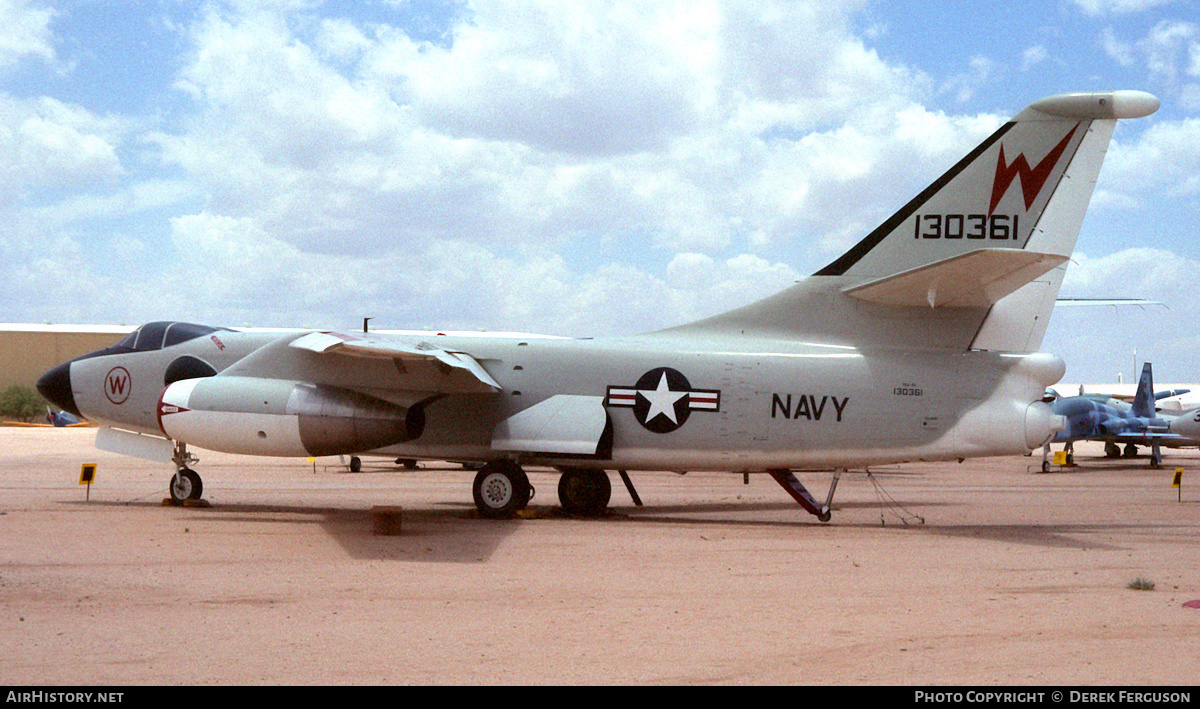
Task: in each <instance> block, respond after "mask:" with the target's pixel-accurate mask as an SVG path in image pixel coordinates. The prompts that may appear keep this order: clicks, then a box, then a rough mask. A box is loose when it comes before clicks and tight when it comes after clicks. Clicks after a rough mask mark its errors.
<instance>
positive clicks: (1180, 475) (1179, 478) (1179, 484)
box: [1171, 468, 1183, 487]
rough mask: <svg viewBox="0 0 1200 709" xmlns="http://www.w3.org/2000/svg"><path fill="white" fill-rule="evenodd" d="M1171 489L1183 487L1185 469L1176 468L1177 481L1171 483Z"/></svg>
mask: <svg viewBox="0 0 1200 709" xmlns="http://www.w3.org/2000/svg"><path fill="white" fill-rule="evenodd" d="M1171 487H1183V468H1175V479H1174V480H1172V481H1171Z"/></svg>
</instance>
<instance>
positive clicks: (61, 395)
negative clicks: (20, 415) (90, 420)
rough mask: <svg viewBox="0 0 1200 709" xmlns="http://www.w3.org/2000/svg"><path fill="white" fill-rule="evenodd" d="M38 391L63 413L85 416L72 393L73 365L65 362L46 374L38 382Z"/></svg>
mask: <svg viewBox="0 0 1200 709" xmlns="http://www.w3.org/2000/svg"><path fill="white" fill-rule="evenodd" d="M37 390H38V392H40V393H41V395H42V396H43V397H45V398H46V400H47V401H49V402H50V403H52V404H54V405H55V406H57V407H58V408H60V409H62V410H63V411H67V412H69V413H72V414H74V415H76V416H78V417H80V418H82V417H83V414H81V413H79V409H78V408H77V407H76V406H75V394H74V393H73V392H72V391H71V363H70V362H63V363H62V364H60V365H58V366H57V367H54V368H53V369H51V370H50V371H48V372H46V373H45V374H43V375H42V376H41V378H40V379H38V380H37Z"/></svg>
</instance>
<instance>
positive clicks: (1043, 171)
mask: <svg viewBox="0 0 1200 709" xmlns="http://www.w3.org/2000/svg"><path fill="white" fill-rule="evenodd" d="M1078 129H1079V124H1078V123H1076V124H1075V127H1074V128H1072V129H1071V132H1070V133H1067V137H1065V138H1063V139H1062V140H1060V141H1058V145H1056V146H1054V149H1053V150H1051V151H1050V152H1049V153H1047V154H1046V157H1044V158H1042V161H1041V162H1039V163H1038V164H1037V167H1034V168H1030V167H1029V161H1028V160H1026V159H1025V153H1020V154H1018V155H1017V159H1016V160H1013V161H1012V164H1011V165H1010V164H1008V163H1007V162H1006V161H1005V159H1004V143H1001V144H1000V159H999V160H997V161H996V179H995V180H993V181H992V205H991V207H989V208H988V214H989V215H990V214H991V213H992V212H994V211H996V205H997V204H1000V200H1001V198H1003V197H1004V193H1005V192H1007V191H1008V186H1009V185H1011V184H1012V181H1013V178H1015V177H1017V176H1018V175H1019V176H1020V177H1021V192H1022V194H1024V196H1025V209H1029V207H1030V206H1032V205H1033V200H1035V199H1037V196H1038V193H1039V192H1041V191H1042V185H1044V184H1046V179H1047V178H1048V177H1050V172H1051V171H1052V170H1054V166H1055V165H1057V164H1058V159H1059V158H1060V157H1062V154H1063V151H1064V150H1066V149H1067V144H1068V143H1070V142H1071V136H1073V135H1075V131H1076V130H1078Z"/></svg>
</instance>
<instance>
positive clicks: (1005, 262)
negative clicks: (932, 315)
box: [842, 249, 1069, 308]
mask: <svg viewBox="0 0 1200 709" xmlns="http://www.w3.org/2000/svg"><path fill="white" fill-rule="evenodd" d="M1068 258H1069V257H1067V256H1061V255H1058V254H1044V253H1037V252H1033V251H1025V250H1022V249H976V250H974V251H968V252H967V253H965V254H959V255H957V256H951V257H950V258H946V259H942V260H941V261H936V262H934V263H931V264H928V265H926V266H919V267H917V268H913V269H909V270H907V271H903V272H901V273H897V274H894V275H891V276H885V277H883V278H877V279H875V280H873V281H869V282H867V283H862V284H859V285H855V286H850V287H848V288H843V289H842V292H843V293H845V294H846V295H849V296H852V297H854V298H858V299H859V300H865V301H869V302H872V303H880V304H882V305H903V306H928V307H930V308H986V307H988V306H990V305H991V304H993V303H995V302H996V301H998V300H1000V299H1001V298H1003V297H1004V296H1006V295H1008V294H1009V293H1012V292H1013V291H1015V290H1017V289H1018V288H1020V287H1021V286H1024V285H1025V284H1027V283H1029V282H1031V281H1033V280H1035V279H1037V278H1038V277H1039V276H1041V275H1043V274H1045V273H1048V272H1049V271H1051V270H1053V269H1054V268H1056V267H1057V266H1059V265H1061V264H1063V263H1065V262H1066V261H1067V260H1068Z"/></svg>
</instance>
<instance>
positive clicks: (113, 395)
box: [104, 367, 133, 406]
mask: <svg viewBox="0 0 1200 709" xmlns="http://www.w3.org/2000/svg"><path fill="white" fill-rule="evenodd" d="M132 388H133V380H132V379H131V378H130V376H129V370H127V369H125V368H124V367H113V368H112V369H110V370H108V374H105V375H104V396H106V397H107V398H108V400H109V401H110V402H112V403H114V404H116V405H117V406H120V405H121V404H124V403H125V401H126V400H127V399H128V398H129V392H130V390H131V389H132Z"/></svg>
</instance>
